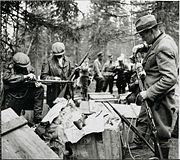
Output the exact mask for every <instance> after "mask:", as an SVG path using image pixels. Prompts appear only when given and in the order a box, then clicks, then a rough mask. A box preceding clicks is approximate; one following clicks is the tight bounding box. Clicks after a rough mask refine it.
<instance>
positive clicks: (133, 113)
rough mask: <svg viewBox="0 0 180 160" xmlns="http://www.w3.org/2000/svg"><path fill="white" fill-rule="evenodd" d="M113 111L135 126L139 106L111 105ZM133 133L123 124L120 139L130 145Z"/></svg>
mask: <svg viewBox="0 0 180 160" xmlns="http://www.w3.org/2000/svg"><path fill="white" fill-rule="evenodd" d="M113 106H114V107H115V109H116V110H117V111H118V112H119V113H120V114H122V115H124V117H126V118H127V120H129V122H130V123H131V124H132V125H133V126H136V120H137V117H138V115H139V113H140V109H141V106H137V105H135V104H130V105H127V104H113ZM134 136H135V134H134V132H132V130H131V129H130V127H129V126H127V125H126V124H125V123H123V129H122V138H123V141H124V142H128V143H132V142H133V139H134Z"/></svg>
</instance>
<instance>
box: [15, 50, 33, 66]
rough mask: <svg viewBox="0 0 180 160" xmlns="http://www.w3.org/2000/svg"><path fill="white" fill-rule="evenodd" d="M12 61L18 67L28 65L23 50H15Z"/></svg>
mask: <svg viewBox="0 0 180 160" xmlns="http://www.w3.org/2000/svg"><path fill="white" fill-rule="evenodd" d="M13 62H14V63H15V64H16V65H18V66H20V67H28V66H29V65H30V59H29V57H28V56H27V55H26V54H25V53H23V52H17V53H16V54H15V55H14V56H13Z"/></svg>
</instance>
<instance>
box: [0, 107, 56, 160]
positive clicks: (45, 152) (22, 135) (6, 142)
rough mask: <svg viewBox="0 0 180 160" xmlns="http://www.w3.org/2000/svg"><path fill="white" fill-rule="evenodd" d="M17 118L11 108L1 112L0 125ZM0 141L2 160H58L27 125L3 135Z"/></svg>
mask: <svg viewBox="0 0 180 160" xmlns="http://www.w3.org/2000/svg"><path fill="white" fill-rule="evenodd" d="M17 117H18V115H17V114H16V113H15V112H14V111H13V110H12V109H11V108H9V109H6V110H3V111H1V123H2V124H5V123H7V122H9V121H12V120H13V119H15V118H17ZM1 140H2V147H1V149H2V152H1V153H2V159H59V157H58V155H57V154H55V153H54V152H53V151H52V150H51V149H50V148H49V146H47V145H46V144H45V143H44V141H43V140H42V139H40V137H39V136H38V135H36V134H35V133H34V131H33V129H31V128H30V127H29V126H28V125H24V126H22V127H21V128H18V129H16V130H13V131H11V132H8V134H4V135H3V136H2V137H1Z"/></svg>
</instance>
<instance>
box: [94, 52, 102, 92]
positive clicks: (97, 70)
mask: <svg viewBox="0 0 180 160" xmlns="http://www.w3.org/2000/svg"><path fill="white" fill-rule="evenodd" d="M97 56H98V57H97V58H96V59H95V61H94V65H93V70H94V79H95V81H96V89H95V92H101V91H102V88H103V82H104V77H103V75H102V67H103V64H102V60H103V53H102V52H99V53H98V54H97Z"/></svg>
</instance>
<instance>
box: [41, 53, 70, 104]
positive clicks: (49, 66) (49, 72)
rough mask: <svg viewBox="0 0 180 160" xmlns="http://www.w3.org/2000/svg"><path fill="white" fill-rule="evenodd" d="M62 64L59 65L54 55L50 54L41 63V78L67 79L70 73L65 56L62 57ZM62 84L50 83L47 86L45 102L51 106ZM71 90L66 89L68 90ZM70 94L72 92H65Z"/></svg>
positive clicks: (68, 62)
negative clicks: (61, 65)
mask: <svg viewBox="0 0 180 160" xmlns="http://www.w3.org/2000/svg"><path fill="white" fill-rule="evenodd" d="M63 61H64V65H63V67H60V66H59V64H58V60H57V59H56V57H55V56H51V57H49V58H48V60H47V61H45V62H44V63H43V66H42V70H41V79H53V77H60V78H61V80H68V77H69V76H70V74H71V63H70V61H69V60H68V58H67V57H64V59H63ZM63 87H64V84H61V85H60V84H51V85H48V86H47V104H48V105H49V106H50V107H52V106H53V101H54V100H55V99H56V98H57V97H58V95H59V93H60V91H61V90H62V89H63ZM68 87H70V86H68ZM71 91H72V90H70V89H68V92H71ZM67 94H70V95H72V93H67Z"/></svg>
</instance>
